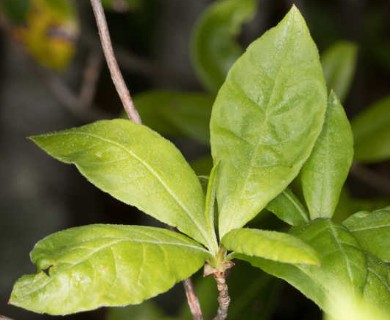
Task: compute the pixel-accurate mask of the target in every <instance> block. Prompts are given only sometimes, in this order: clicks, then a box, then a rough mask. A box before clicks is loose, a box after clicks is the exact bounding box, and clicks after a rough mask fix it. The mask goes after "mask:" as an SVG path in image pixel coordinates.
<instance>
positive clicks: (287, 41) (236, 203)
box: [210, 6, 327, 237]
mask: <svg viewBox="0 0 390 320" xmlns="http://www.w3.org/2000/svg"><path fill="white" fill-rule="evenodd" d="M326 95H327V94H326V87H325V81H324V78H323V73H322V69H321V64H320V62H319V57H318V52H317V48H316V46H315V44H314V42H313V40H312V39H311V37H310V34H309V31H308V29H307V26H306V24H305V21H304V19H303V17H302V16H301V14H300V12H299V11H298V9H297V8H296V7H295V6H294V7H293V8H292V9H291V10H290V12H289V13H288V14H287V15H286V17H285V18H284V19H283V20H282V21H281V22H280V23H279V24H278V25H277V26H276V27H275V28H273V29H271V30H269V31H268V32H266V33H265V34H264V35H263V36H262V37H261V38H260V39H258V40H256V41H255V42H253V43H252V44H251V45H250V46H249V48H248V50H247V51H246V53H244V54H243V55H242V57H241V58H240V59H239V60H238V61H237V62H236V63H235V64H234V65H233V67H232V69H231V70H230V72H229V75H228V77H227V79H226V81H225V83H224V84H223V86H222V88H221V90H220V91H219V93H218V96H217V98H216V101H215V103H214V107H213V111H212V115H211V124H210V129H211V148H212V155H213V159H214V162H219V161H220V162H221V163H220V176H221V178H220V183H219V185H218V190H217V199H218V205H219V211H220V214H219V232H220V236H221V237H223V236H224V235H225V234H226V233H227V232H229V231H230V230H232V229H236V228H240V227H242V226H243V225H245V224H246V223H247V222H248V221H249V220H251V219H252V218H253V217H254V216H256V215H257V214H258V213H259V212H260V211H261V210H262V209H263V208H264V207H265V206H266V205H267V203H268V202H269V201H270V200H272V199H273V198H275V197H276V196H277V195H278V194H279V193H281V192H282V191H283V190H284V189H285V188H286V187H287V186H288V185H289V183H290V182H291V181H292V180H293V179H294V178H295V177H296V176H297V174H298V172H299V170H300V169H301V167H302V165H303V163H304V162H305V161H306V159H307V158H308V157H309V155H310V152H311V150H312V148H313V146H314V143H315V140H316V139H317V137H318V135H319V133H320V131H321V127H322V124H323V121H324V114H325V109H326V100H327V99H326Z"/></svg>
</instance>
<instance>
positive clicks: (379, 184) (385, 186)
mask: <svg viewBox="0 0 390 320" xmlns="http://www.w3.org/2000/svg"><path fill="white" fill-rule="evenodd" d="M351 174H353V175H354V176H355V177H357V178H359V179H360V180H362V181H364V182H365V183H367V184H368V185H369V186H371V187H373V188H375V189H377V190H378V191H381V192H383V193H384V194H386V195H388V196H390V180H389V179H387V178H386V177H384V176H383V175H381V174H378V173H376V172H374V171H372V170H370V169H368V168H367V167H365V166H363V165H361V164H359V163H354V164H353V165H352V167H351Z"/></svg>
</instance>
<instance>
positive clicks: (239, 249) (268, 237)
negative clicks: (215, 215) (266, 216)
mask: <svg viewBox="0 0 390 320" xmlns="http://www.w3.org/2000/svg"><path fill="white" fill-rule="evenodd" d="M222 244H223V245H224V246H225V248H226V249H228V250H230V251H234V252H236V253H239V254H245V255H247V256H251V257H253V256H254V257H260V258H265V259H269V260H273V261H278V262H284V263H293V264H296V263H302V264H312V265H319V264H320V261H319V259H318V256H317V254H316V252H315V251H314V250H313V249H312V248H311V247H310V246H309V245H307V244H306V243H304V242H303V241H302V240H300V239H298V238H296V237H294V236H292V235H289V234H287V233H282V232H276V231H267V230H259V229H246V228H245V229H236V230H232V231H230V232H229V233H228V234H227V235H225V236H224V237H223V239H222Z"/></svg>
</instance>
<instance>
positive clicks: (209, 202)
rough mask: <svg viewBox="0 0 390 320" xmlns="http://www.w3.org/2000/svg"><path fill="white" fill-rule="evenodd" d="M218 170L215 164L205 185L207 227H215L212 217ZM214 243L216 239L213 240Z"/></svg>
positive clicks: (213, 214)
mask: <svg viewBox="0 0 390 320" xmlns="http://www.w3.org/2000/svg"><path fill="white" fill-rule="evenodd" d="M218 168H219V163H217V164H216V165H215V166H214V167H213V169H212V170H211V172H210V177H209V181H208V184H207V192H206V201H205V203H206V205H205V213H206V219H207V225H209V226H215V224H214V221H215V219H214V217H215V201H216V199H215V193H216V186H217V182H218V178H219V176H218ZM215 241H216V239H215Z"/></svg>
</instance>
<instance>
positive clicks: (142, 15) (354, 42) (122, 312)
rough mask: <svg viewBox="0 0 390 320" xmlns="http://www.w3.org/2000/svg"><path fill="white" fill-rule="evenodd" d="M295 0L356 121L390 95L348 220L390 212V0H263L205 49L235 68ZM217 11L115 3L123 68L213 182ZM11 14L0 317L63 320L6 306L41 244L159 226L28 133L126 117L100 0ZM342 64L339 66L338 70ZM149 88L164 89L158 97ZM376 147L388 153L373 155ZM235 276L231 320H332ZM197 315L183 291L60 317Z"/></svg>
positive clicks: (5, 43) (251, 275)
mask: <svg viewBox="0 0 390 320" xmlns="http://www.w3.org/2000/svg"><path fill="white" fill-rule="evenodd" d="M237 1H240V0H237ZM219 2H223V0H222V1H219ZM230 2H231V1H230ZM292 2H294V3H295V4H296V5H297V6H298V7H299V9H300V10H301V12H302V13H303V15H304V17H305V19H306V21H307V23H308V26H309V29H310V30H311V33H312V36H313V38H314V40H315V42H316V43H317V46H318V48H319V50H320V53H321V55H322V57H323V62H324V63H325V60H327V62H328V64H327V65H328V68H329V69H328V70H330V71H329V73H330V74H331V75H332V74H333V75H334V76H335V77H336V78H337V79H340V77H341V79H344V78H342V77H343V75H340V74H337V71H340V70H341V71H343V72H344V76H345V77H346V78H345V80H343V82H342V83H341V84H340V85H339V87H340V86H341V89H340V90H342V92H343V93H342V94H343V100H344V107H345V109H346V112H347V114H348V116H349V117H350V118H351V119H355V117H356V116H357V115H362V112H363V111H364V110H368V108H369V106H371V105H375V104H377V101H379V100H381V101H382V102H381V106H379V107H377V109H378V108H380V109H381V110H380V111H378V112H377V113H376V114H374V115H373V116H372V117H373V118H370V117H369V116H367V117H366V118H369V119H368V120H367V119H363V120H361V123H359V122H358V120H356V124H355V129H356V136H357V135H358V133H359V134H361V135H363V138H362V139H361V140H359V141H356V144H357V147H359V148H360V149H359V150H360V151H359V152H358V153H357V156H356V164H355V166H354V167H353V170H352V171H351V176H350V178H349V179H348V183H347V184H348V190H347V189H346V190H345V192H344V197H343V199H342V200H341V201H340V206H339V211H338V212H339V214H340V215H344V216H345V215H348V214H351V213H352V212H354V211H356V210H358V209H365V208H379V207H381V206H384V205H388V204H389V203H390V201H389V199H390V161H389V159H390V154H389V151H388V150H389V149H390V147H389V146H390V120H389V118H390V100H389V99H387V100H382V99H384V98H386V97H387V98H388V97H389V95H390V2H389V1H388V0H375V1H367V0H337V1H336V0H333V1H331V0H329V1H323V0H311V1H304V0H301V1H287V0H286V1H283V0H277V1H272V0H258V1H257V3H256V5H257V8H256V9H255V10H251V12H250V14H247V13H245V12H244V13H242V15H243V16H245V15H247V16H246V17H241V18H237V19H239V20H240V19H241V20H242V22H244V21H246V22H245V23H243V24H242V25H241V22H240V21H238V23H237V21H236V24H237V25H235V26H232V25H233V22H232V21H230V20H229V21H227V22H224V21H222V22H221V25H222V27H221V30H222V31H221V30H219V29H213V28H215V26H214V27H213V20H212V23H211V24H210V27H209V28H210V29H209V30H208V29H207V28H208V25H207V23H205V26H206V27H205V30H206V35H210V37H211V38H210V39H211V40H210V39H207V37H206V39H205V40H204V41H206V43H207V41H208V40H210V41H211V43H212V44H213V43H214V42H213V41H217V42H218V40H219V39H222V40H223V37H226V36H229V37H230V38H231V39H230V40H231V41H234V44H233V47H229V46H228V47H226V48H225V47H223V46H222V47H221V48H220V51H218V52H217V53H218V54H219V55H220V56H221V61H222V58H224V59H225V60H226V61H227V62H226V65H229V61H230V60H232V59H233V58H234V56H235V55H237V54H239V52H240V51H241V50H242V48H245V47H246V46H247V45H248V44H249V43H250V42H251V41H253V40H254V39H256V38H257V37H259V36H260V35H261V34H262V33H264V31H266V30H267V29H269V28H270V27H272V26H274V25H275V24H277V23H278V22H279V21H280V19H281V18H282V17H283V16H284V15H285V14H286V12H287V11H288V10H289V8H290V7H291V5H292ZM215 3H216V1H210V0H186V1H183V0H106V1H104V4H105V7H106V10H107V11H106V13H107V19H108V23H109V27H110V32H111V35H112V38H113V42H114V47H115V51H116V55H117V58H118V61H119V64H120V66H121V68H122V71H123V73H124V76H125V79H126V82H127V84H128V86H129V88H130V91H131V92H132V94H133V95H134V97H135V101H136V104H137V106H140V113H141V115H142V116H143V118H144V121H145V123H146V124H148V125H150V126H152V127H153V128H155V129H156V130H157V131H160V132H161V133H162V134H164V135H165V136H167V137H168V138H170V139H172V141H173V142H174V143H175V144H176V145H177V146H178V147H179V148H180V149H181V150H182V152H183V153H184V155H185V156H186V158H187V159H189V160H191V161H195V164H194V166H195V168H196V170H197V171H198V172H199V173H200V174H206V175H207V174H208V171H207V168H208V167H209V160H208V158H207V155H208V154H209V147H208V145H207V139H208V132H207V128H208V126H207V118H208V116H209V112H210V107H211V105H212V101H213V97H214V94H215V92H216V88H217V87H218V83H219V82H218V81H221V80H218V79H219V78H218V74H217V76H216V78H215V79H217V80H215V79H214V80H213V79H211V80H210V79H207V74H206V76H205V75H204V73H202V72H203V71H202V67H201V66H200V64H202V61H200V62H199V61H198V60H197V59H198V58H199V57H198V58H197V53H196V48H195V49H194V46H196V41H195V40H194V28H196V26H198V27H197V28H199V22H197V21H199V18H200V17H201V16H202V14H203V16H202V17H204V16H205V12H206V11H205V10H207V8H210V5H214V4H215ZM0 10H1V20H0V22H1V23H0V25H1V38H0V133H1V134H0V159H1V167H0V181H1V184H2V186H1V188H0V215H1V220H0V314H2V315H6V316H9V317H11V318H14V319H15V320H24V319H26V320H27V319H28V320H34V319H54V318H55V317H50V316H43V315H36V314H33V313H31V312H28V311H24V310H21V309H17V308H15V307H13V306H8V305H7V300H8V297H9V294H10V292H11V289H12V285H13V283H14V282H15V280H16V279H17V278H18V277H20V276H21V275H22V274H25V273H32V272H34V267H33V265H32V264H31V263H30V261H29V257H28V253H29V251H30V250H31V249H32V247H33V245H34V243H36V242H37V241H38V240H40V239H41V238H43V237H44V236H46V235H48V234H50V233H53V232H55V231H58V230H61V229H65V228H67V227H71V226H76V225H85V224H90V223H124V224H149V225H155V224H156V222H155V221H154V220H152V219H151V218H148V217H146V216H145V215H141V214H139V213H138V212H137V211H136V210H135V209H133V208H129V207H127V206H126V205H124V204H121V203H119V202H117V201H116V200H114V199H112V198H110V197H109V196H108V195H106V194H104V193H103V192H101V191H99V190H97V189H96V188H94V187H93V186H92V185H91V184H89V183H88V182H87V181H86V180H85V179H84V178H83V177H81V176H80V175H79V174H78V173H77V172H76V170H75V168H73V167H71V166H66V165H63V164H61V163H59V162H57V161H55V160H53V159H51V158H49V157H48V156H47V155H46V154H44V153H43V152H42V151H40V150H39V149H37V148H36V147H35V146H34V145H33V144H32V143H31V142H30V141H28V140H27V139H26V137H28V136H30V135H33V134H39V133H45V132H48V131H54V130H61V129H65V128H69V127H73V126H78V125H81V124H85V123H88V122H91V121H94V120H97V119H102V118H115V117H118V116H121V105H120V101H119V99H118V97H117V95H116V92H115V89H114V87H113V85H112V83H111V79H110V76H109V74H108V71H107V68H106V66H105V63H104V60H103V57H102V54H101V52H100V45H99V39H98V35H97V31H96V27H95V22H94V19H93V15H92V10H91V8H90V3H89V1H87V0H84V1H81V0H79V1H71V0H63V1H60V0H1V2H0ZM237 10H238V9H237ZM237 10H236V9H234V11H233V12H235V13H237V12H238V11H237ZM224 23H226V24H227V27H226V28H227V29H229V28H233V29H231V30H230V29H229V30H228V31H226V30H225V29H224V27H225V25H224ZM213 30H214V31H215V30H217V31H216V32H215V33H213ZM198 32H200V31H199V30H198ZM218 32H221V33H220V34H219V33H218ZM212 36H215V37H216V38H215V39H213V38H212ZM200 41H203V40H200ZM339 41H343V43H342V44H344V45H345V44H346V45H347V49H345V48H346V47H345V46H344V47H342V48H341V49H340V47H339V51H337V52H336V53H335V56H334V57H332V51H329V50H328V51H327V49H329V48H331V47H333V46H334V45H335V44H337V43H338V44H339V45H340V43H339ZM345 41H348V42H345ZM194 43H195V44H194ZM201 43H202V42H201ZM224 44H225V43H223V42H222V45H224ZM229 45H230V44H229ZM191 48H192V53H191ZM333 48H334V47H333ZM206 49H207V48H206ZM235 50H236V51H237V50H238V51H237V52H236V51H235ZM340 50H341V51H340ZM343 50H347V51H343ZM348 50H349V51H348ZM340 52H341V53H340ZM343 52H344V53H345V52H346V53H345V55H344V56H343ZM351 52H352V53H351ZM225 54H226V55H225ZM229 54H231V55H229ZM200 55H201V57H205V60H206V62H205V63H207V59H212V58H213V57H212V55H210V56H208V53H207V51H206V53H200ZM202 55H203V56H202ZM343 57H344V58H345V59H346V60H342V58H343ZM201 60H202V59H201ZM225 60H224V61H225ZM222 62H223V61H222ZM222 62H221V64H222ZM336 62H340V63H339V64H340V65H337V63H336ZM211 63H213V61H212V60H211ZM332 63H333V64H335V65H332ZM226 65H224V66H221V70H223V68H224V67H226ZM348 66H350V69H349V70H346V69H348ZM217 67H218V66H217ZM333 67H334V68H335V69H334V70H336V71H332V70H333V69H332V68H333ZM325 71H326V70H325ZM341 71H340V72H341ZM332 72H333V73H332ZM216 73H218V70H217V71H216ZM345 73H346V75H345ZM205 77H206V79H205ZM220 77H221V76H220ZM222 79H223V73H222ZM328 80H329V79H328ZM329 81H331V80H329ZM151 90H153V91H154V90H158V92H153V93H152V94H150V91H151ZM189 92H190V94H188V93H189ZM374 113H375V112H374ZM386 115H388V116H387V119H386ZM375 117H376V118H375ZM356 119H357V118H356ZM372 119H378V121H376V120H372ZM381 120H383V121H382V122H383V123H382V124H381V125H382V127H381V128H382V129H381V130H382V131H381V130H379V129H378V128H377V127H375V126H373V127H374V128H373V129H372V132H373V135H374V136H375V134H376V135H377V136H376V137H377V138H376V140H375V143H373V142H372V141H371V140H369V139H368V140H367V139H366V140H367V141H368V142H367V141H365V140H364V139H365V138H364V132H363V133H361V130H362V129H361V128H367V123H371V124H375V125H378V124H380V122H381ZM385 121H387V122H385ZM383 128H384V129H383ZM359 130H360V131H359ZM375 130H377V131H375ZM363 131H364V130H363ZM386 137H389V139H386ZM370 139H372V137H371V138H370ZM378 141H379V142H378ZM376 142H378V143H379V144H380V146H376ZM367 145H368V147H367ZM370 148H372V149H370ZM375 148H376V149H375ZM376 151H378V155H377V156H374V154H375V152H376ZM381 152H382V153H381ZM264 220H265V221H264ZM253 223H263V226H264V225H266V226H270V227H273V226H275V225H278V223H279V222H278V221H276V220H275V219H273V218H268V219H263V220H262V221H255V222H253ZM198 278H199V284H198V288H199V291H201V292H205V293H204V294H201V296H202V297H203V299H204V300H205V301H204V308H205V310H206V311H205V314H207V315H208V314H210V317H211V315H213V314H214V312H215V308H216V307H215V301H214V300H215V298H216V294H215V288H214V284H213V283H212V281H210V280H211V279H205V280H202V277H201V275H197V277H196V279H198ZM229 282H230V283H231V291H232V299H233V303H232V310H231V314H230V315H231V318H232V319H264V320H265V319H273V320H277V319H280V320H284V319H286V320H287V319H301V320H304V319H312V320H315V319H321V318H322V315H321V312H320V310H318V308H317V307H316V306H315V305H314V304H312V303H311V302H309V301H307V300H306V299H305V298H304V297H303V296H302V295H301V294H300V293H298V292H297V291H296V290H295V289H293V288H291V287H289V286H288V285H287V284H283V283H282V282H280V281H277V280H272V279H270V278H269V277H268V276H266V275H264V274H262V273H261V272H260V271H259V270H252V268H249V266H248V265H245V264H244V263H240V264H238V265H237V267H236V268H235V269H234V270H233V272H232V275H231V277H230V278H229ZM208 288H211V289H210V290H211V293H210V290H209V289H208ZM213 290H214V291H213ZM235 302H236V303H235ZM185 307H186V306H185V298H184V292H183V289H182V286H181V284H178V285H176V286H175V288H174V289H173V290H171V291H170V292H168V293H166V294H163V295H161V296H159V297H157V298H156V299H152V301H151V302H148V303H147V304H145V306H143V305H142V306H140V307H136V308H130V309H117V310H114V311H112V310H108V309H104V308H103V309H101V310H97V311H93V312H86V313H82V314H79V315H73V316H66V317H63V318H62V319H84V320H88V319H99V320H100V319H109V320H122V319H123V320H126V319H163V318H164V317H174V318H176V319H187V317H188V315H185V312H184V313H182V311H181V310H182V309H183V308H185Z"/></svg>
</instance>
